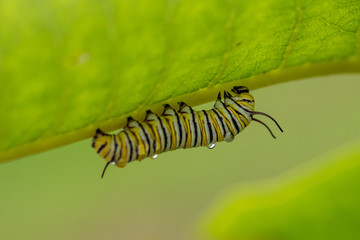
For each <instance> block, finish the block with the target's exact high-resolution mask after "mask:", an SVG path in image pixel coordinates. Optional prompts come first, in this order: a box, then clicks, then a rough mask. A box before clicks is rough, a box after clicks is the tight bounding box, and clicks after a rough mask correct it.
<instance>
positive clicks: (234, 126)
mask: <svg viewBox="0 0 360 240" xmlns="http://www.w3.org/2000/svg"><path fill="white" fill-rule="evenodd" d="M231 91H232V92H233V93H234V95H231V94H230V93H229V92H227V91H224V101H221V93H220V92H219V94H218V97H217V99H216V101H215V104H214V107H213V108H212V109H210V110H202V111H195V110H193V109H192V108H191V107H190V106H188V105H187V104H186V103H184V102H179V103H178V104H179V110H178V111H176V110H175V109H173V108H172V107H171V106H170V105H169V104H164V112H163V113H162V115H161V116H158V115H157V114H155V113H153V112H151V111H150V110H147V111H146V117H145V120H144V121H143V122H141V123H139V122H138V121H136V120H134V119H133V118H132V117H129V118H128V119H127V124H126V126H125V127H124V128H123V130H121V131H120V132H119V133H117V134H106V133H104V132H102V131H101V130H100V129H99V128H98V129H97V130H96V134H95V136H94V138H93V141H92V147H93V148H94V149H95V151H96V152H97V153H98V154H99V155H100V156H101V157H103V158H104V159H105V160H106V161H107V163H106V165H105V168H104V170H103V172H102V175H101V177H103V176H104V174H105V171H106V169H107V167H108V166H109V164H116V165H117V166H118V167H125V166H126V165H127V164H128V163H129V162H132V161H135V160H139V161H140V160H142V159H144V158H146V157H152V158H156V157H157V155H158V154H159V153H162V152H166V151H171V150H175V149H178V148H192V147H199V146H208V147H209V148H214V147H215V143H216V142H221V141H226V142H231V141H232V140H233V139H234V136H235V135H237V134H238V133H240V132H241V131H242V130H243V129H244V128H245V127H246V126H248V125H249V124H250V122H251V121H255V122H258V123H260V124H262V125H263V126H265V127H266V128H267V130H268V131H269V132H270V134H271V136H272V137H273V138H276V137H275V136H274V134H273V133H272V131H271V130H270V128H269V127H268V126H267V125H266V124H265V123H264V122H262V121H260V120H259V119H256V118H254V115H264V116H266V117H268V118H270V119H271V120H272V121H273V122H274V123H275V124H276V125H277V127H278V128H279V129H280V131H281V132H283V130H282V128H281V127H280V125H279V124H278V123H277V121H276V120H275V119H274V118H272V117H271V116H269V115H268V114H266V113H263V112H256V111H254V108H255V102H254V98H253V96H252V95H251V94H250V93H249V89H248V88H247V87H244V86H235V87H233V88H232V89H231Z"/></svg>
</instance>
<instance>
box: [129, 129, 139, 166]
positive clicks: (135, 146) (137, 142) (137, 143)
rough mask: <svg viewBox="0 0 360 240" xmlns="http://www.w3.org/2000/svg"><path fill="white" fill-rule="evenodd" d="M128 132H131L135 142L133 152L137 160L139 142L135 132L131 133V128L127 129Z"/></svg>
mask: <svg viewBox="0 0 360 240" xmlns="http://www.w3.org/2000/svg"><path fill="white" fill-rule="evenodd" d="M129 133H131V134H132V135H133V136H134V139H135V141H136V144H135V143H134V148H135V154H136V155H135V159H134V160H137V159H138V158H139V144H140V143H139V141H138V139H137V137H136V134H135V133H133V132H132V131H131V130H129Z"/></svg>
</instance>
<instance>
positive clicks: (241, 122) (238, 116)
mask: <svg viewBox="0 0 360 240" xmlns="http://www.w3.org/2000/svg"><path fill="white" fill-rule="evenodd" d="M228 109H230V111H231V113H232V114H233V115H234V116H235V117H236V119H237V120H238V121H239V122H240V124H241V130H242V129H244V128H245V127H246V125H245V123H244V122H243V121H241V116H240V115H239V114H238V113H237V112H235V110H234V109H233V108H232V107H230V108H228Z"/></svg>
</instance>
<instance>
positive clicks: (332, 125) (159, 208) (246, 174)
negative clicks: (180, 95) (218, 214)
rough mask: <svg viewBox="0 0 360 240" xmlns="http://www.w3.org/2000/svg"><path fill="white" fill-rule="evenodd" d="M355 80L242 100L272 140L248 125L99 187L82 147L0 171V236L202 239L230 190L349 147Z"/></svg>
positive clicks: (354, 122) (314, 83) (306, 84)
mask: <svg viewBox="0 0 360 240" xmlns="http://www.w3.org/2000/svg"><path fill="white" fill-rule="evenodd" d="M359 80H360V75H338V76H328V77H319V78H314V79H311V80H302V81H296V82H289V83H286V84H281V85H276V86H272V87H266V88H264V89H259V90H255V91H252V93H253V95H254V97H255V100H256V104H257V105H256V109H257V110H259V111H264V112H266V113H268V114H270V115H272V116H273V117H274V118H276V119H277V120H278V121H279V123H280V124H281V125H282V127H283V128H284V130H285V132H284V133H283V134H280V133H279V131H278V130H277V129H276V127H275V126H274V125H273V124H272V123H271V122H269V121H268V120H266V119H265V121H266V122H267V123H268V124H269V125H270V126H271V128H272V129H273V131H274V133H275V135H276V136H277V137H278V139H276V140H274V139H272V138H271V136H270V135H269V133H268V132H267V130H266V129H265V128H264V127H262V126H261V125H259V124H257V123H252V124H251V125H250V126H249V127H248V128H247V129H246V130H245V131H244V132H243V133H241V134H240V135H239V136H238V137H236V139H235V140H234V142H232V143H230V144H229V143H220V144H217V146H216V147H215V149H213V150H209V149H207V148H198V149H189V150H177V151H174V152H169V153H164V154H161V155H160V156H159V157H158V158H157V159H155V160H153V159H146V160H144V161H142V162H141V163H140V162H135V163H132V164H129V165H128V166H127V167H126V168H124V169H118V168H116V167H113V166H111V167H110V168H109V169H108V170H107V173H106V175H105V177H104V179H100V174H101V171H102V169H103V167H104V165H105V161H104V160H102V159H101V158H100V157H99V156H98V155H97V154H96V153H95V152H94V151H93V149H92V148H91V147H90V143H91V140H90V139H87V140H84V141H81V142H78V143H75V144H72V145H69V146H65V147H62V148H58V149H54V150H51V151H48V152H44V153H41V154H37V155H34V156H29V157H27V158H23V159H19V160H15V161H12V162H9V163H5V164H2V165H0V182H1V183H0V184H1V185H0V190H1V198H0V213H1V215H0V236H1V238H2V239H100V238H106V239H150V240H151V239H175V240H177V239H203V238H202V236H201V234H202V233H201V232H200V233H199V231H198V229H197V227H198V224H199V221H200V220H201V217H202V216H203V215H204V211H206V209H207V207H208V206H209V205H210V204H211V203H212V202H213V201H214V199H216V198H217V196H219V195H221V194H223V193H224V192H225V191H226V190H228V189H229V188H231V187H232V186H234V185H238V184H241V183H248V182H253V181H258V180H266V179H270V178H273V177H274V176H277V175H279V174H281V173H283V172H286V171H287V170H289V169H293V168H296V167H297V166H299V165H302V164H304V163H307V162H309V161H311V160H312V159H313V158H314V157H316V156H318V155H321V154H323V153H325V152H327V151H329V150H331V149H334V148H336V147H337V146H340V145H343V144H346V143H347V142H350V141H352V140H355V139H358V138H359V136H360V128H359V127H358V124H359V120H360V111H359V103H360V94H359V89H360V81H359ZM215 97H216V96H214V99H215ZM212 104H213V103H209V104H206V105H204V106H198V107H196V108H195V109H202V108H210V107H211V106H212ZM119 107H121V106H119Z"/></svg>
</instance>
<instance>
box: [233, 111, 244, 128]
mask: <svg viewBox="0 0 360 240" xmlns="http://www.w3.org/2000/svg"><path fill="white" fill-rule="evenodd" d="M231 108H232V109H233V110H234V111H235V112H236V113H237V114H239V115H240V116H243V117H244V118H246V117H245V116H244V115H243V114H242V113H241V112H239V111H238V110H236V109H235V108H233V107H231ZM246 119H247V118H246ZM240 120H241V122H243V123H244V125H245V127H246V126H247V124H246V123H245V122H244V120H242V119H241V118H240Z"/></svg>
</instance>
